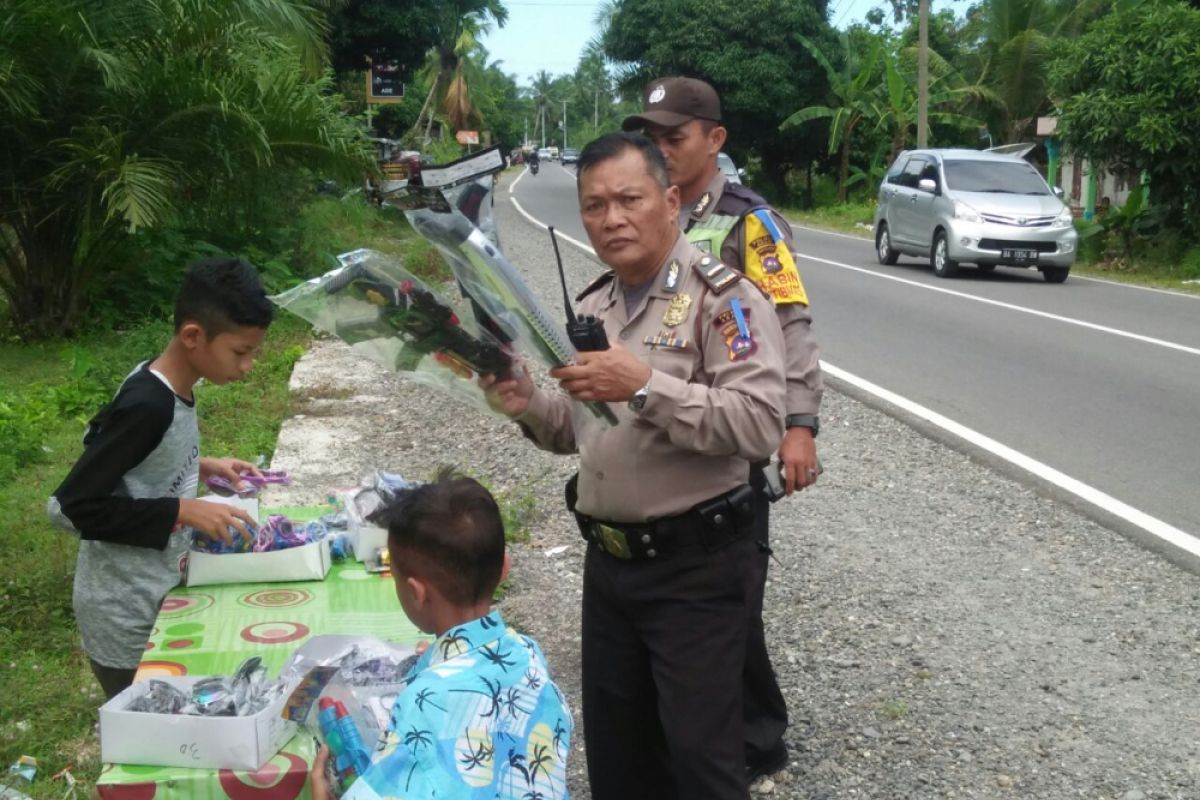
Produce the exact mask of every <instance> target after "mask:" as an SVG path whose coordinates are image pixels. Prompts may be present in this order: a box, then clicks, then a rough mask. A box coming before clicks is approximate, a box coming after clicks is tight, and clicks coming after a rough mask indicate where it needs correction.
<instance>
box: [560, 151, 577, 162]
mask: <svg viewBox="0 0 1200 800" xmlns="http://www.w3.org/2000/svg"><path fill="white" fill-rule="evenodd" d="M578 160H579V151H578V150H576V149H575V148H574V147H564V148H563V151H562V163H564V164H574V163H575V162H576V161H578Z"/></svg>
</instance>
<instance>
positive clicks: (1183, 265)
mask: <svg viewBox="0 0 1200 800" xmlns="http://www.w3.org/2000/svg"><path fill="white" fill-rule="evenodd" d="M1178 272H1179V279H1180V280H1184V281H1193V280H1200V245H1196V246H1194V247H1192V248H1191V249H1190V250H1188V251H1187V252H1186V253H1185V254H1184V255H1183V258H1181V259H1180V261H1179V270H1178Z"/></svg>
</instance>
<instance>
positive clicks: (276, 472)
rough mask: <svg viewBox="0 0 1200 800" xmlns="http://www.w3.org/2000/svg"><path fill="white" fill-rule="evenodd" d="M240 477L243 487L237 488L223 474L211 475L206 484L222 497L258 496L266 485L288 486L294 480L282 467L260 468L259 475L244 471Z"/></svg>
mask: <svg viewBox="0 0 1200 800" xmlns="http://www.w3.org/2000/svg"><path fill="white" fill-rule="evenodd" d="M238 477H239V478H240V479H241V483H242V488H241V489H238V488H236V487H235V486H234V484H233V482H232V481H230V480H229V479H228V478H226V477H225V476H223V475H212V476H209V478H208V480H206V481H205V482H204V485H205V486H207V487H208V488H209V490H210V491H212V492H213V494H219V495H221V496H222V497H235V496H236V497H257V496H258V493H259V492H260V491H262V489H263V487H264V486H268V485H278V486H287V485H289V484H290V483H291V482H292V479H291V477H290V476H289V475H288V474H287V472H286V471H284V470H281V469H264V470H260V474H258V475H255V474H254V473H252V472H242V473H240V474H239V475H238Z"/></svg>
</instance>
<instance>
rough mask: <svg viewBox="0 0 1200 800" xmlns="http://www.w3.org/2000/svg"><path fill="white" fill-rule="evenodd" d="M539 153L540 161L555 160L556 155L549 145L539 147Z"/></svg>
mask: <svg viewBox="0 0 1200 800" xmlns="http://www.w3.org/2000/svg"><path fill="white" fill-rule="evenodd" d="M537 154H538V160H540V161H553V160H554V157H553V156H552V155H551V150H550V148H549V147H539V148H538V151H537Z"/></svg>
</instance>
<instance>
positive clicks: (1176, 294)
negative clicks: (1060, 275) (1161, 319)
mask: <svg viewBox="0 0 1200 800" xmlns="http://www.w3.org/2000/svg"><path fill="white" fill-rule="evenodd" d="M1071 280H1073V281H1091V282H1092V283H1105V284H1108V285H1109V286H1119V287H1120V288H1122V289H1139V290H1141V291H1143V292H1155V293H1157V294H1169V295H1171V296H1172V297H1186V298H1187V299H1188V300H1200V294H1192V293H1191V292H1178V291H1176V290H1174V289H1160V288H1158V287H1157V286H1138V285H1137V284H1136V283H1121V282H1120V281H1110V280H1107V279H1105V278H1093V277H1091V276H1089V275H1075V274H1072V275H1071Z"/></svg>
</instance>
